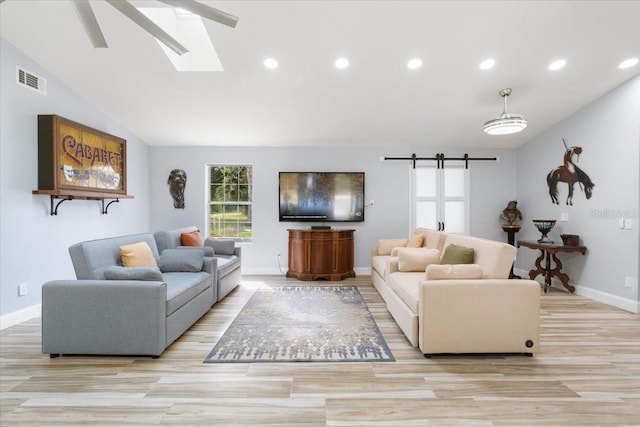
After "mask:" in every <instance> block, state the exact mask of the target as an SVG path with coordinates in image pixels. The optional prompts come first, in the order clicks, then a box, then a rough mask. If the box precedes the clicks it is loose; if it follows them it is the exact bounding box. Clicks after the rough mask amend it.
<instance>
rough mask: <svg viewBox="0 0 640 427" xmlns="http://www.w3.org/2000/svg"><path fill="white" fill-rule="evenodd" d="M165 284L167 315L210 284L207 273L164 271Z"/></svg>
mask: <svg viewBox="0 0 640 427" xmlns="http://www.w3.org/2000/svg"><path fill="white" fill-rule="evenodd" d="M163 276H164V281H165V282H166V284H167V316H168V315H170V314H171V313H173V312H174V311H176V310H177V309H179V308H180V307H182V306H183V305H185V304H186V303H188V302H189V301H191V300H192V299H194V298H195V297H196V296H198V295H200V293H201V292H202V291H204V290H205V289H206V288H207V287H208V286H211V281H210V276H209V273H206V272H204V271H200V272H197V273H187V272H177V271H176V272H169V273H164V274H163Z"/></svg>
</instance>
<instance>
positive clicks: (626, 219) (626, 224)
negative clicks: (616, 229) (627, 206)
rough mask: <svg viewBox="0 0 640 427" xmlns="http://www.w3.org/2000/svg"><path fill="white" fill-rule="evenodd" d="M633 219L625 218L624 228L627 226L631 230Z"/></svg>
mask: <svg viewBox="0 0 640 427" xmlns="http://www.w3.org/2000/svg"><path fill="white" fill-rule="evenodd" d="M632 222H633V221H631V220H630V219H629V218H625V219H624V228H626V229H627V230H631V228H632V225H631V223H632Z"/></svg>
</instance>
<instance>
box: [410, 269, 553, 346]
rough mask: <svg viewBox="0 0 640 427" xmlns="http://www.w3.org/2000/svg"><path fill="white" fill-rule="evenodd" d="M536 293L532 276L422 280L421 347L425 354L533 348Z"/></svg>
mask: <svg viewBox="0 0 640 427" xmlns="http://www.w3.org/2000/svg"><path fill="white" fill-rule="evenodd" d="M540 293H541V291H540V284H539V283H538V282H536V281H533V280H510V279H478V280H425V281H421V282H420V291H419V305H418V322H419V324H418V330H419V331H420V332H419V346H420V349H421V350H422V351H423V353H425V354H431V353H496V352H500V353H534V352H536V351H537V350H538V349H539V348H540V347H539V345H540V331H539V328H540ZM528 342H530V343H529V344H530V346H528Z"/></svg>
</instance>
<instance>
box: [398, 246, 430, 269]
mask: <svg viewBox="0 0 640 427" xmlns="http://www.w3.org/2000/svg"><path fill="white" fill-rule="evenodd" d="M439 262H440V251H439V250H437V249H427V248H399V249H398V271H425V269H426V268H427V266H428V265H430V264H438V263H439Z"/></svg>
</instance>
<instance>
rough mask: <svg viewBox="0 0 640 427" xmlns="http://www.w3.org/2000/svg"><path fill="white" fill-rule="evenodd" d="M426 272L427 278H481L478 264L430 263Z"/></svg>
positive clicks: (481, 272) (480, 268)
mask: <svg viewBox="0 0 640 427" xmlns="http://www.w3.org/2000/svg"><path fill="white" fill-rule="evenodd" d="M426 272H427V274H426V277H427V280H446V279H482V274H483V269H482V267H481V266H479V265H478V264H431V265H428V266H427V270H426Z"/></svg>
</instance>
